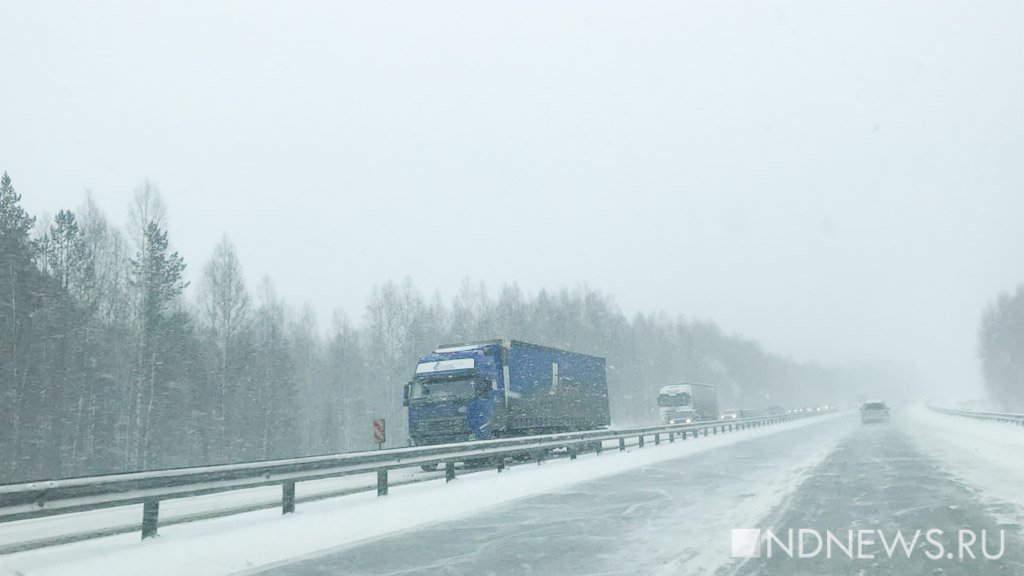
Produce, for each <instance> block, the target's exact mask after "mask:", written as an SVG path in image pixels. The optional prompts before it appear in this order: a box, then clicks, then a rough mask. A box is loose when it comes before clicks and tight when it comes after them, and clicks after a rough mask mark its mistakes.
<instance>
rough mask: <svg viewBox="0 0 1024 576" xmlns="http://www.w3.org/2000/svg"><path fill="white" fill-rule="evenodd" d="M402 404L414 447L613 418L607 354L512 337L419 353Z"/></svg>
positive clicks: (591, 425)
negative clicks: (407, 418) (419, 355)
mask: <svg viewBox="0 0 1024 576" xmlns="http://www.w3.org/2000/svg"><path fill="white" fill-rule="evenodd" d="M404 404H405V406H406V407H407V409H408V416H409V436H410V443H411V444H413V445H416V446H423V445H433V444H446V443H450V442H464V441H469V440H487V439H491V438H507V437H513V436H528V435H533V434H549V433H556V432H571V431H581V430H594V429H598V428H602V427H606V426H608V425H609V423H610V412H609V408H608V383H607V380H606V377H605V361H604V358H598V357H596V356H589V355H587V354H579V353H576V352H569V351H566V350H559V349H557V348H550V347H547V346H539V345H537V344H529V343H526V342H519V341H516V340H489V341H486V342H475V343H470V344H453V345H446V346H442V347H440V348H438V349H436V350H434V351H433V352H431V353H430V354H427V355H425V356H423V357H421V358H420V359H419V362H417V364H416V370H415V373H414V374H413V378H412V380H411V381H410V382H409V383H408V384H406V386H405V389H404Z"/></svg>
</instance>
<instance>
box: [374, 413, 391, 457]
mask: <svg viewBox="0 0 1024 576" xmlns="http://www.w3.org/2000/svg"><path fill="white" fill-rule="evenodd" d="M385 424H386V423H385V422H384V419H383V418H378V419H376V420H374V421H373V441H374V442H376V443H377V450H380V449H381V445H382V444H384V443H385V442H387V439H388V437H387V433H386V430H387V428H386V426H385Z"/></svg>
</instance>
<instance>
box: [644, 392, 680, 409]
mask: <svg viewBox="0 0 1024 576" xmlns="http://www.w3.org/2000/svg"><path fill="white" fill-rule="evenodd" d="M648 398H649V396H648ZM689 405H690V395H689V394H687V393H685V392H684V393H682V394H659V395H658V406H662V407H669V406H689Z"/></svg>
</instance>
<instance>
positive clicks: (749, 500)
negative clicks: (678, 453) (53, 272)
mask: <svg viewBox="0 0 1024 576" xmlns="http://www.w3.org/2000/svg"><path fill="white" fill-rule="evenodd" d="M992 505H993V504H992V503H991V502H985V503H982V501H981V500H980V499H979V498H978V496H977V494H976V492H975V491H973V490H972V489H971V487H969V486H966V485H964V484H963V483H961V482H960V481H958V480H956V479H955V478H953V477H951V476H950V475H949V474H947V473H945V472H943V470H942V469H941V467H940V466H939V465H938V464H937V463H936V462H934V461H932V460H930V459H929V458H928V457H927V456H925V455H924V454H923V453H922V452H921V451H920V450H919V449H918V448H917V446H916V445H915V444H914V442H913V440H912V439H911V438H910V437H909V436H908V435H907V434H906V433H905V432H904V431H903V430H902V429H901V426H900V425H899V423H897V424H894V425H891V426H887V425H871V426H863V425H861V424H860V422H859V421H858V419H857V418H856V416H849V417H844V418H837V419H832V420H825V421H822V422H818V423H815V424H813V425H811V426H808V427H805V428H801V429H796V430H787V431H783V432H780V433H777V434H772V435H768V436H764V437H758V438H753V439H750V440H748V441H745V442H741V443H738V444H735V445H732V446H727V447H724V448H722V449H718V450H714V451H709V452H705V453H700V454H696V455H693V456H689V457H684V458H679V459H676V460H671V461H667V462H663V463H660V464H655V465H651V466H648V467H646V468H644V469H641V470H635V471H631V472H626V473H621V474H617V475H615V476H610V477H606V478H603V479H599V480H594V481H590V482H585V483H581V484H576V485H573V486H571V487H568V488H565V489H563V490H561V491H558V492H555V493H550V494H545V495H541V496H535V497H530V498H526V499H523V500H520V501H517V502H515V503H513V504H509V505H504V506H502V507H499V508H491V509H488V510H486V511H483V512H482V513H479V514H475V515H471V516H467V517H463V518H459V519H456V520H451V521H445V522H441V523H438V524H434V525H431V526H428V527H421V528H418V529H415V530H409V531H406V532H400V533H395V534H391V535H389V536H385V537H382V538H380V539H377V540H373V541H369V542H363V543H359V544H355V545H350V546H346V547H343V548H338V549H335V550H332V551H329V552H327V553H321V554H318V555H316V556H314V557H307V558H303V559H297V560H294V561H289V562H288V563H285V564H280V565H276V566H272V567H269V568H264V569H259V570H255V571H252V572H249V574H259V575H261V576H328V575H339V576H340V575H342V574H344V575H354V574H363V575H380V576H383V575H399V574H400V575H403V576H406V575H416V574H423V575H435V574H467V575H468V574H473V575H490V574H493V575H532V574H551V575H575V574H579V575H612V574H615V575H619V574H622V575H627V574H628V575H634V574H665V575H669V574H671V575H676V574H721V575H725V574H729V575H732V574H739V575H743V576H746V575H750V574H778V575H799V574H808V575H811V574H850V575H859V574H871V575H874V574H892V575H910V574H928V575H935V574H943V575H959V574H979V575H981V574H983V575H990V574H1024V558H1022V551H1024V548H1022V547H1021V539H1020V536H1019V532H1018V527H1016V526H1006V525H1000V524H999V523H998V522H997V521H996V520H995V519H994V518H993V516H992V515H991V514H990V510H991V507H992ZM733 528H756V529H761V530H762V531H763V530H764V529H769V530H773V532H774V533H776V534H777V535H783V534H785V533H786V532H787V530H789V529H792V530H794V531H795V530H798V529H800V528H805V529H811V530H814V531H817V532H819V533H821V534H825V531H826V530H830V531H832V532H833V533H834V534H838V535H840V536H841V538H842V541H841V542H842V543H843V544H847V542H846V541H845V539H846V538H847V534H849V533H851V532H854V533H855V531H856V530H869V529H870V530H880V531H881V533H882V534H883V535H884V536H885V537H886V538H892V537H894V533H895V532H896V531H897V530H899V531H901V532H902V533H904V534H905V537H907V538H908V539H909V537H911V536H912V535H913V532H914V531H915V530H921V531H924V530H927V529H931V528H935V529H940V530H943V531H944V535H943V536H942V537H941V538H936V540H937V541H939V542H940V543H942V542H944V541H946V540H949V538H950V534H951V533H957V534H959V532H958V531H959V530H961V529H968V530H972V531H975V533H976V534H977V533H980V531H982V530H985V531H987V533H988V535H989V539H990V540H989V542H988V551H989V552H993V553H994V552H996V551H997V544H998V541H992V538H993V536H997V535H998V533H999V530H1000V529H1002V530H1004V537H1005V541H1004V549H1003V553H1002V555H1001V557H1000V558H999V559H995V560H987V559H985V558H984V557H983V556H982V554H981V551H980V547H979V544H978V543H975V544H974V545H973V547H972V549H973V551H974V552H975V554H976V555H977V558H974V559H972V558H969V557H967V558H965V559H963V560H961V559H959V558H954V559H952V560H951V559H949V558H946V557H942V558H939V559H936V560H933V559H931V558H930V557H928V556H926V555H925V552H930V553H933V554H934V553H936V550H935V549H934V548H930V547H929V546H928V545H927V543H926V542H925V541H924V537H923V536H921V539H920V540H919V541H918V542H917V543H916V546H915V547H914V548H912V553H911V554H909V557H907V555H906V554H905V553H904V552H903V549H899V551H898V552H897V553H895V554H893V555H892V557H891V558H890V557H888V556H887V555H886V553H885V552H884V550H883V548H882V547H881V546H880V545H879V544H878V542H877V537H875V540H876V542H874V545H873V547H872V546H871V545H870V544H871V542H870V540H869V542H868V544H869V546H868V547H867V548H866V549H865V550H864V553H865V554H868V555H870V554H871V552H874V553H875V558H866V557H864V556H860V555H859V554H858V550H856V549H855V550H853V554H854V555H856V557H855V558H853V559H851V558H849V557H847V556H844V555H842V550H841V549H838V548H836V549H834V550H833V552H834V553H835V554H836V555H834V556H833V557H832V558H826V557H825V553H824V551H822V552H821V553H819V554H817V555H816V556H812V557H809V558H792V559H791V558H789V557H788V556H787V555H786V554H785V552H784V551H777V552H776V554H774V555H773V557H772V558H770V559H769V558H767V557H765V553H766V549H765V546H766V544H765V543H764V542H763V541H762V542H761V544H759V546H758V551H759V552H760V553H761V557H760V558H746V559H745V558H734V557H733V555H732V549H731V547H730V546H731V530H732V529H733ZM783 542H784V543H785V540H783ZM808 543H809V544H813V541H809V542H808ZM955 543H956V542H955V538H954V541H953V542H952V543H951V544H950V545H949V547H948V548H949V550H955ZM807 551H808V552H810V551H813V546H808V548H807ZM795 552H796V551H794V555H795ZM943 553H945V550H944V551H943Z"/></svg>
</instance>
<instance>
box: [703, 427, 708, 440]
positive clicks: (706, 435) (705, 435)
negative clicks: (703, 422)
mask: <svg viewBox="0 0 1024 576" xmlns="http://www.w3.org/2000/svg"><path fill="white" fill-rule="evenodd" d="M704 437H705V438H707V437H708V427H707V426H705V427H704Z"/></svg>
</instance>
